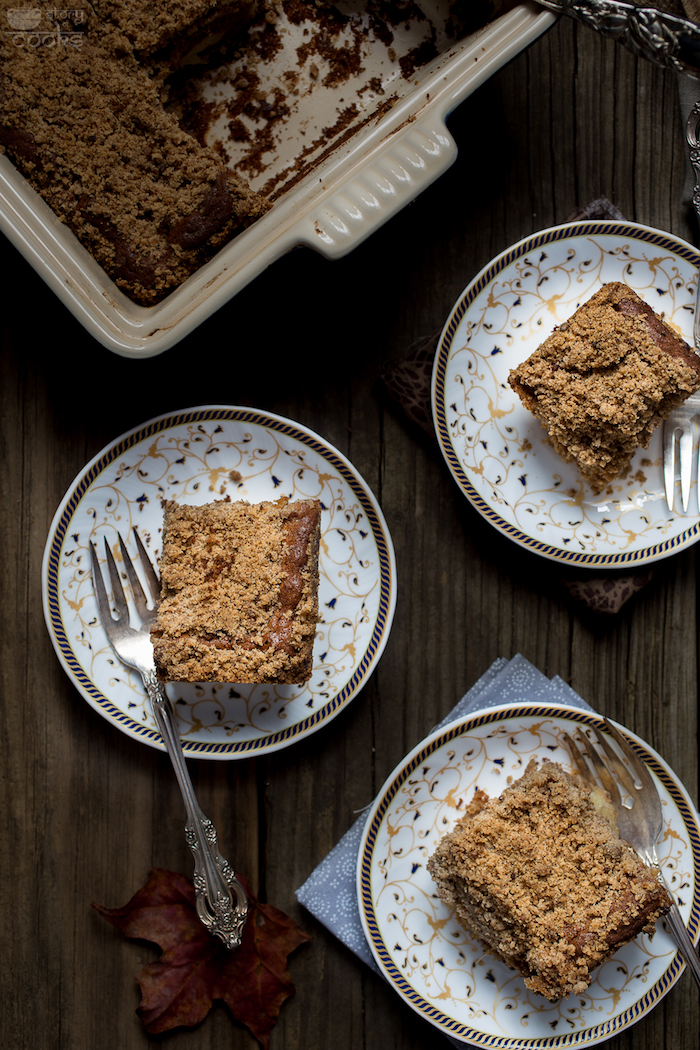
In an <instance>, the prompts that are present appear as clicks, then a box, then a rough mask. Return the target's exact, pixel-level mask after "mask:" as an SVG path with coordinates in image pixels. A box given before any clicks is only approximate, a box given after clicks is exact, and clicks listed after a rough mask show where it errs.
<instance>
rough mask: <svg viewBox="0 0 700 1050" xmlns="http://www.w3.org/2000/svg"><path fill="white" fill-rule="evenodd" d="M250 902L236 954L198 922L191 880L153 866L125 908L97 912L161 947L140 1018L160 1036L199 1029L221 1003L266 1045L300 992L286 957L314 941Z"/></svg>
mask: <svg viewBox="0 0 700 1050" xmlns="http://www.w3.org/2000/svg"><path fill="white" fill-rule="evenodd" d="M238 878H239V879H240V881H241V883H242V885H243V888H244V890H245V892H246V894H247V896H248V902H249V910H248V920H247V922H246V925H245V929H244V931H243V940H242V943H241V946H240V948H236V949H235V950H234V951H230V950H229V949H228V948H226V946H225V945H224V944H223V943H222V942H221V941H220V940H219V939H218V938H217V937H213V936H212V935H211V934H209V933H208V932H207V930H206V929H205V928H204V926H203V925H202V923H201V922H200V921H199V918H198V917H197V911H196V906H195V895H194V888H193V886H192V882H191V881H190V880H189V879H186V878H185V877H184V876H183V875H178V874H176V873H175V872H172V871H165V870H164V869H162V868H152V869H151V871H150V872H149V874H148V881H147V882H146V884H145V886H143V887H142V888H141V889H140V890H138V891H137V892H136V893H135V894H134V896H133V897H132V898H131V900H130V901H129V902H128V904H125V905H124V907H122V908H105V907H104V906H103V905H101V904H93V907H94V908H96V910H97V911H98V912H99V913H100V915H103V916H104V917H105V919H107V920H108V921H109V922H111V923H112V925H114V926H116V927H117V929H119V930H121V932H122V933H123V934H124V935H125V936H126V937H130V938H132V939H136V940H143V941H150V942H152V943H153V944H157V945H158V947H159V948H160V949H161V951H162V953H163V954H162V955H161V957H160V958H159V959H157V960H156V961H155V962H152V963H149V964H148V965H146V966H144V968H143V969H142V970H141V972H140V973H139V974H137V977H136V980H137V981H138V983H139V986H140V988H141V1003H140V1005H139V1008H138V1014H139V1016H140V1017H141V1020H142V1021H143V1024H144V1026H145V1028H146V1030H147V1031H148V1032H150V1033H151V1034H152V1035H156V1034H158V1033H160V1032H167V1031H169V1030H170V1029H172V1028H177V1027H180V1026H183V1025H184V1026H187V1027H192V1026H194V1025H197V1024H200V1023H201V1022H202V1021H203V1020H204V1018H205V1017H206V1016H207V1014H208V1013H209V1010H210V1009H211V1006H212V1003H213V1002H214V1000H216V999H223V1000H224V1002H225V1003H226V1004H227V1005H228V1007H229V1009H230V1010H231V1012H232V1014H233V1015H234V1017H235V1018H236V1019H237V1020H239V1021H241V1022H242V1024H244V1025H246V1027H247V1028H249V1029H250V1031H251V1032H252V1033H253V1035H254V1036H255V1038H256V1039H257V1040H258V1042H260V1043H261V1044H262V1046H263V1047H267V1046H269V1042H270V1032H271V1031H272V1029H273V1027H274V1025H275V1022H276V1020H277V1018H278V1016H279V1012H280V1009H281V1007H282V1004H283V1003H284V1001H285V1000H286V999H288V998H289V996H290V995H293V993H294V985H293V984H292V980H291V976H290V973H289V967H288V963H287V957H288V956H289V955H290V954H291V953H292V952H293V951H294V949H295V948H298V947H299V945H300V944H303V943H304V941H309V940H311V938H310V937H309V935H308V934H306V933H304V931H303V930H302V929H301V928H300V927H299V926H297V924H296V923H295V922H294V920H293V919H290V918H289V916H287V915H285V914H284V912H282V911H280V910H279V909H278V908H274V907H272V905H270V904H261V903H260V902H259V901H257V900H256V899H255V897H253V895H252V893H251V892H250V887H249V886H248V885H247V883H246V880H245V879H243V878H241V876H240V875H238Z"/></svg>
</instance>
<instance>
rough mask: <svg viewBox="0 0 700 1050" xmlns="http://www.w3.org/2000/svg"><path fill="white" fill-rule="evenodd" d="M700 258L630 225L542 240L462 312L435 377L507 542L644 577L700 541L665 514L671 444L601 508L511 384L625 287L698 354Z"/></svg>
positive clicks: (473, 293)
mask: <svg viewBox="0 0 700 1050" xmlns="http://www.w3.org/2000/svg"><path fill="white" fill-rule="evenodd" d="M699 261H700V256H699V255H698V251H697V249H696V248H694V247H693V246H692V245H690V244H687V243H686V242H685V241H682V240H679V239H678V238H676V237H673V236H671V235H670V234H667V233H662V232H661V231H659V230H653V229H650V228H649V227H646V226H640V225H638V224H636V223H630V222H609V221H602V220H601V221H588V222H578V223H571V224H568V225H566V226H557V227H554V228H552V229H548V230H544V231H542V232H541V233H537V234H534V235H533V236H531V237H527V238H526V239H525V240H523V241H520V243H519V244H516V245H514V246H513V247H512V248H509V249H508V250H507V251H506V252H503V253H502V254H501V255H499V256H498V257H497V258H496V259H494V260H493V261H492V262H491V263H489V265H488V266H487V267H485V268H484V269H483V270H482V271H481V273H480V274H479V275H478V276H477V277H476V278H475V279H474V281H472V283H471V284H470V285H469V286H468V287H467V288H466V289H465V291H464V292H463V294H462V295H461V296H460V298H459V299H458V301H457V303H456V304H455V306H454V307H453V310H452V312H451V314H450V317H449V319H448V321H447V323H446V324H445V327H444V329H443V332H442V336H441V339H440V342H439V345H438V349H437V353H436V357H435V365H434V369H433V386H432V408H433V419H434V421H435V429H436V431H437V435H438V441H439V443H440V447H441V450H442V453H443V455H444V457H445V460H446V461H447V464H448V466H449V468H450V471H451V472H452V476H453V477H454V479H455V481H456V482H457V484H458V485H459V487H460V488H461V490H462V492H463V493H464V495H465V496H466V497H467V499H469V500H470V501H471V503H472V504H473V505H474V506H475V507H476V508H477V510H478V511H479V512H480V513H481V514H482V515H483V516H484V517H485V518H486V519H487V520H488V521H490V522H491V524H492V525H494V526H495V527H496V528H497V529H498V530H499V531H500V532H502V533H503V534H504V535H506V536H508V537H509V538H510V539H512V540H514V541H515V542H516V543H519V544H521V545H522V546H524V547H526V548H527V549H528V550H531V551H533V552H535V553H536V554H540V555H542V556H544V557H546V558H549V559H552V560H555V561H560V562H566V563H569V564H572V565H579V566H582V567H590V568H614V567H618V566H622V565H643V564H646V563H649V562H653V561H656V560H658V559H660V558H665V557H667V556H668V555H670V554H673V553H675V552H676V551H679V550H681V549H682V548H683V547H687V546H688V545H689V544H692V543H695V542H697V540H698V538H700V516H699V515H698V499H697V485H696V479H695V478H693V492H692V494H691V499H690V504H689V510H688V513H685V514H684V513H683V512H682V510H681V508H680V495H679V496H678V500H677V503H676V506H675V508H674V513H673V514H671V513H670V512H669V510H668V508H667V506H666V501H665V496H664V485H663V476H662V434H661V428H658V429H657V431H656V432H655V434H654V435H653V437H652V440H651V444H650V446H649V448H648V449H646V450H642V449H638V450H637V453H636V454H635V457H634V459H633V461H632V466H631V470H630V471H629V472H628V474H627V476H626V477H625V478H624V479H618V480H617V481H615V482H614V483H613V485H612V486H611V487H610V488H611V489H612V491H606V492H605V493H603V494H601V495H600V496H597V497H596V496H595V495H594V494H593V493H592V491H591V489H590V487H589V486H587V485H585V484H584V483H583V482H582V480H581V477H580V475H579V473H578V470H577V469H576V467H575V465H574V464H571V463H564V462H563V460H562V459H561V458H560V457H559V456H558V455H557V453H556V452H555V451H554V449H553V448H552V446H551V445H550V444H549V443H548V441H547V439H546V434H545V431H544V429H543V427H542V426H541V425H540V423H539V422H538V421H537V420H536V419H535V417H534V416H533V415H532V414H531V413H530V412H528V410H527V409H526V408H525V407H524V406H523V405H522V403H521V402H520V399H519V398H518V397H517V395H516V394H515V392H514V391H513V390H512V389H511V388H510V386H509V385H508V374H509V372H510V370H511V369H512V368H514V367H515V366H516V365H518V364H520V363H521V362H522V361H524V360H525V359H526V358H527V357H529V355H530V354H531V353H532V352H533V351H534V350H535V349H536V348H537V347H538V346H539V345H540V343H541V342H542V341H543V340H544V339H546V338H547V336H548V335H550V334H551V332H552V331H553V329H554V328H555V326H556V325H558V324H561V323H562V322H563V321H565V320H566V319H567V318H568V317H570V316H571V315H572V314H573V313H574V311H575V310H576V309H577V308H578V306H580V304H581V303H583V302H585V300H586V299H589V298H590V296H591V295H593V293H594V292H595V291H596V290H597V289H598V288H600V287H601V285H603V284H605V283H607V282H608V281H625V282H626V283H627V284H628V285H630V286H631V287H632V288H633V289H634V290H635V291H636V292H637V293H638V294H639V295H640V296H641V297H642V299H644V300H645V301H646V302H647V303H649V305H650V306H651V307H652V308H653V309H654V310H655V311H656V312H657V313H663V315H664V316H665V318H666V320H667V321H668V322H669V323H670V324H671V325H673V326H674V327H675V328H676V329H677V330H678V331H679V332H680V334H681V335H682V336H683V338H684V339H685V340H686V341H687V342H689V344H690V345H691V346H692V342H693V339H692V335H693V312H694V305H695V290H696V287H697V279H698V277H697V274H698V263H699Z"/></svg>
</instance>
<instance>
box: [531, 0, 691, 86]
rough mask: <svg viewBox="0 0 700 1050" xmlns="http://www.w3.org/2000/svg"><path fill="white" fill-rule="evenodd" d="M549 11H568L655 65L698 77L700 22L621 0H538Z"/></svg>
mask: <svg viewBox="0 0 700 1050" xmlns="http://www.w3.org/2000/svg"><path fill="white" fill-rule="evenodd" d="M539 3H540V4H541V5H542V6H543V7H547V8H549V10H550V11H557V12H558V13H560V14H564V15H568V17H569V18H573V19H574V20H575V21H577V22H581V23H582V24H583V25H585V26H588V27H589V28H590V29H595V30H596V32H598V33H600V34H601V36H607V37H611V38H612V39H613V40H618V41H619V42H620V43H621V44H623V45H624V46H625V47H626V48H627V49H628V50H629V51H632V52H633V54H635V55H641V56H642V57H643V58H645V59H647V60H648V61H649V62H653V63H654V65H657V66H662V67H663V68H664V69H672V70H674V71H675V72H681V73H685V74H687V75H688V76H692V77H696V78H700V26H697V25H696V24H695V23H694V22H691V21H690V19H688V18H682V17H679V16H678V15H672V14H670V13H669V12H667V11H660V10H658V9H657V8H655V7H640V6H639V5H638V4H631V3H624V2H623V0H539Z"/></svg>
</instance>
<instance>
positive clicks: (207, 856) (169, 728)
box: [141, 671, 248, 948]
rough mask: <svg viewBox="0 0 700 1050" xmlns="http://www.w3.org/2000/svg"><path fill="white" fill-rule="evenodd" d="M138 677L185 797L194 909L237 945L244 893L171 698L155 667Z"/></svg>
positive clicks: (245, 905)
mask: <svg viewBox="0 0 700 1050" xmlns="http://www.w3.org/2000/svg"><path fill="white" fill-rule="evenodd" d="M141 677H142V678H143V682H144V685H145V686H146V690H147V692H148V696H149V698H150V701H151V705H152V707H153V715H154V717H155V720H156V723H157V725H158V728H159V730H160V733H161V736H162V737H163V740H164V742H165V747H166V750H167V752H168V755H169V756H170V761H171V762H172V764H173V769H174V770H175V776H176V778H177V782H178V784H179V785H180V791H181V792H182V798H183V801H184V803H185V811H186V813H187V823H186V824H185V835H186V838H187V844H188V846H189V847H190V849H191V850H192V853H193V855H194V879H193V881H194V890H195V897H196V901H197V914H198V915H199V918H200V920H201V922H202V923H203V925H204V926H206V928H207V929H208V930H209V932H210V933H212V934H214V936H216V937H220V938H221V940H222V941H223V942H224V944H225V945H226V946H227V947H228V948H237V947H238V946H239V945H240V943H241V938H242V936H243V927H244V926H245V921H246V916H247V914H248V899H247V897H246V895H245V892H244V890H243V887H242V886H241V884H240V882H239V881H238V879H237V878H236V876H235V874H234V871H233V868H232V867H231V865H230V864H229V863H228V861H227V860H225V859H224V858H223V857H222V856H221V853H220V852H219V845H218V839H217V835H216V829H215V827H214V825H213V824H212V822H211V821H210V820H209V818H208V817H206V816H205V815H204V813H203V812H202V809H201V807H200V805H199V802H198V801H197V798H196V796H195V793H194V788H193V787H192V781H191V780H190V774H189V772H188V769H187V765H186V763H185V758H184V755H183V753H182V746H181V744H180V737H179V735H178V732H177V729H176V727H175V715H174V712H173V709H172V705H171V703H170V699H169V697H168V696H167V694H166V693H165V690H164V689H163V687H162V685H161V683H160V682H159V681H158V679H157V677H156V673H155V671H148V672H146V671H142V672H141Z"/></svg>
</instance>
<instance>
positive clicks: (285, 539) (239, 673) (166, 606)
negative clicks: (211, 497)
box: [151, 497, 321, 684]
mask: <svg viewBox="0 0 700 1050" xmlns="http://www.w3.org/2000/svg"><path fill="white" fill-rule="evenodd" d="M320 525H321V505H320V503H319V502H318V500H299V501H296V502H289V501H288V500H287V499H286V498H285V497H283V498H282V499H280V500H278V501H277V502H274V503H273V502H270V503H257V504H249V503H244V502H230V501H228V500H220V501H217V502H215V503H208V504H205V505H204V506H201V507H194V506H189V505H179V504H177V503H175V502H173V501H169V502H167V503H166V504H165V505H164V517H163V552H162V556H161V559H160V575H161V598H160V602H159V605H158V615H157V618H156V621H155V624H154V626H153V628H152V630H151V638H152V640H153V648H154V656H155V661H156V668H157V670H158V674H159V676H160V677H161V678H162V679H164V680H165V681H172V682H205V681H215V682H239V683H260V682H269V683H273V682H274V683H286V684H296V683H302V682H305V681H308V679H309V678H310V677H311V671H312V666H313V663H312V652H313V643H314V635H315V632H316V623H317V621H318V552H319V542H320Z"/></svg>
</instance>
